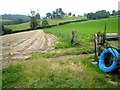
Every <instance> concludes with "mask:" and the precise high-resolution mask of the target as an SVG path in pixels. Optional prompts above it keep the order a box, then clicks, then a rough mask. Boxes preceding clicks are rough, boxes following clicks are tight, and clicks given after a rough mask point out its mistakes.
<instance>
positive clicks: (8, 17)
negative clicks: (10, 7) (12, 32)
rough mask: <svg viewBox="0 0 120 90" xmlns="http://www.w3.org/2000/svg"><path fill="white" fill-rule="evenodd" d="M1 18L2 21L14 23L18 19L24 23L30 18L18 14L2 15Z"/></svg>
mask: <svg viewBox="0 0 120 90" xmlns="http://www.w3.org/2000/svg"><path fill="white" fill-rule="evenodd" d="M1 16H2V19H7V20H12V21H16V20H19V19H22V20H25V21H28V20H30V18H29V17H28V16H26V15H20V14H4V15H1Z"/></svg>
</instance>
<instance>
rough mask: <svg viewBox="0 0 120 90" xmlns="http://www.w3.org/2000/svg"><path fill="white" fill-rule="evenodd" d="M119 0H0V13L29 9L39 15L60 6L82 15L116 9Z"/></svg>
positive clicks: (28, 10)
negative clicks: (36, 11)
mask: <svg viewBox="0 0 120 90" xmlns="http://www.w3.org/2000/svg"><path fill="white" fill-rule="evenodd" d="M118 1H120V0H0V14H5V13H6V14H24V15H27V14H29V12H30V9H32V10H37V9H39V13H40V15H41V16H45V14H46V13H47V12H52V11H53V10H55V9H57V8H62V9H63V11H64V12H66V13H68V12H72V13H75V14H77V15H78V14H79V15H83V14H84V13H88V12H95V11H98V10H107V11H110V12H111V11H112V10H118Z"/></svg>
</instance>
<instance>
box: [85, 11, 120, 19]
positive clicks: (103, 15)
mask: <svg viewBox="0 0 120 90" xmlns="http://www.w3.org/2000/svg"><path fill="white" fill-rule="evenodd" d="M115 15H120V10H118V11H115V10H113V11H112V13H111V14H110V12H109V11H106V10H101V11H96V12H95V13H93V12H91V13H87V14H84V16H86V17H87V18H88V19H92V20H95V19H101V18H109V17H110V16H115Z"/></svg>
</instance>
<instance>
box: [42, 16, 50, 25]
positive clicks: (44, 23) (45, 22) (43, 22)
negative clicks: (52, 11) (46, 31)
mask: <svg viewBox="0 0 120 90" xmlns="http://www.w3.org/2000/svg"><path fill="white" fill-rule="evenodd" d="M48 25H49V23H48V21H47V20H46V19H45V18H44V19H43V21H42V26H45V27H46V26H48Z"/></svg>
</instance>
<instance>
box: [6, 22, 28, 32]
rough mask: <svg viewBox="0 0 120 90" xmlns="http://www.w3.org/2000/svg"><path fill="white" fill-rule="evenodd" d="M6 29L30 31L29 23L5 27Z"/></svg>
mask: <svg viewBox="0 0 120 90" xmlns="http://www.w3.org/2000/svg"><path fill="white" fill-rule="evenodd" d="M5 28H7V29H10V30H12V31H17V30H25V29H29V28H30V26H29V22H28V23H22V24H16V25H5Z"/></svg>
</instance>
